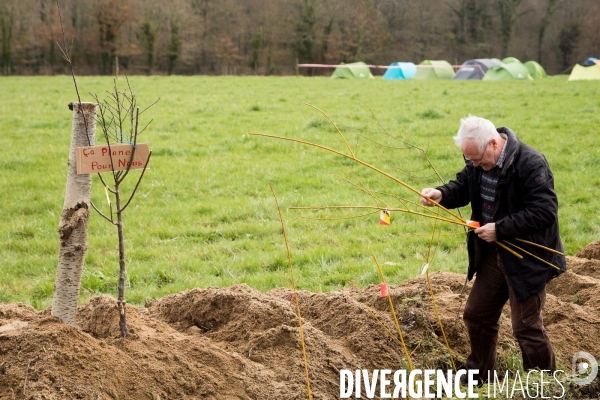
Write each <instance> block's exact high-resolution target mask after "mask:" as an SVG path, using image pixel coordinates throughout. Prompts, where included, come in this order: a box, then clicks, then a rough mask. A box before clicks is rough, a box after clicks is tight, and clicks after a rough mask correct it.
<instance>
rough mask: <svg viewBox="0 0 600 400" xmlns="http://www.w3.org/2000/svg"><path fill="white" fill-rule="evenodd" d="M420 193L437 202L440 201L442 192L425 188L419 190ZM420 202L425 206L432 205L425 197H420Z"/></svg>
mask: <svg viewBox="0 0 600 400" xmlns="http://www.w3.org/2000/svg"><path fill="white" fill-rule="evenodd" d="M421 194H423V195H425V196H427V197H429V198H430V199H431V200H433V201H435V202H436V203H439V202H440V201H442V192H440V191H439V190H437V189H433V188H425V189H423V190H421ZM421 204H423V205H424V206H427V207H433V205H434V204H433V203H432V202H430V201H429V200H427V199H426V198H425V197H421Z"/></svg>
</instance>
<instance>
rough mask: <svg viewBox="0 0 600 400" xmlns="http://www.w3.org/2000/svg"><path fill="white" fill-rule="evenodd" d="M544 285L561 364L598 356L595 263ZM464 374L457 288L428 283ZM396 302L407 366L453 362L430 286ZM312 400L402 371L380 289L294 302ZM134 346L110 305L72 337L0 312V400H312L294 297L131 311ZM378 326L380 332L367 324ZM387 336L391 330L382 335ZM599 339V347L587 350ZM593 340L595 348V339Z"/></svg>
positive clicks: (506, 354) (14, 307) (170, 303)
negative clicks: (362, 376)
mask: <svg viewBox="0 0 600 400" xmlns="http://www.w3.org/2000/svg"><path fill="white" fill-rule="evenodd" d="M568 264H569V272H567V273H566V274H563V276H561V277H560V278H558V279H556V280H554V281H552V282H551V283H550V284H549V285H548V288H547V289H548V290H547V291H548V296H547V302H546V305H545V308H544V321H545V325H546V328H547V330H548V333H549V335H550V337H551V339H552V342H553V345H554V347H555V350H556V351H557V353H558V356H559V362H560V363H561V365H562V366H563V367H564V368H570V357H571V356H572V354H574V352H576V351H579V350H583V351H587V352H589V353H591V354H595V355H600V341H598V340H597V338H598V337H600V314H599V313H598V311H599V308H600V290H598V289H599V287H598V285H599V283H600V277H599V275H598V271H599V270H600V268H599V266H600V261H594V260H588V259H583V258H578V257H569V258H568ZM430 278H431V282H432V285H433V288H434V292H435V297H436V303H437V307H438V310H439V312H440V316H441V320H442V322H443V325H444V328H445V332H446V335H447V338H448V341H449V343H450V346H451V348H452V350H453V352H454V356H455V358H456V360H457V364H458V366H460V365H462V364H463V363H464V360H465V357H466V356H467V354H468V349H469V343H468V338H467V334H466V329H465V327H464V324H463V323H462V310H463V307H464V302H465V298H466V294H467V293H468V290H469V289H470V285H468V286H467V287H466V291H465V293H461V291H462V289H463V284H464V275H458V274H453V273H432V274H431V275H430ZM390 293H391V296H392V299H393V302H394V306H395V309H396V312H397V314H398V317H399V320H400V325H401V328H402V332H403V334H404V340H405V342H406V344H407V346H408V348H409V351H411V352H414V353H413V354H412V362H413V364H414V365H415V366H417V367H421V368H448V367H449V365H450V360H449V357H448V353H447V351H446V349H445V346H444V345H443V339H442V333H441V331H440V329H439V327H438V324H437V321H436V317H435V314H434V311H433V306H432V301H431V297H430V295H429V290H428V288H427V284H426V280H425V278H424V277H419V278H416V279H413V280H409V281H406V282H404V283H402V284H401V285H398V286H392V287H391V288H390ZM298 296H299V299H300V304H301V312H302V318H303V326H304V332H305V343H306V349H307V356H308V362H309V371H310V384H311V389H312V393H313V397H314V398H315V399H325V398H328V399H332V398H338V397H339V379H340V375H339V372H338V371H339V370H340V369H350V370H355V369H358V368H361V369H370V370H372V369H376V368H377V369H382V368H388V369H392V370H396V369H404V368H406V365H407V364H406V358H405V356H404V354H403V350H402V348H401V346H400V345H399V344H398V343H397V342H396V339H395V338H394V337H392V336H393V335H394V334H393V333H391V334H390V333H388V332H386V329H387V330H389V331H390V332H396V329H395V326H394V322H393V319H392V317H391V314H390V309H389V304H388V300H387V299H386V298H381V297H380V296H379V286H378V285H371V286H369V287H367V288H366V289H364V290H359V289H344V290H340V291H336V292H330V293H309V292H304V291H302V292H300V293H299V294H298ZM127 313H128V314H127V318H128V325H129V330H130V336H129V337H128V338H127V339H125V340H123V339H120V338H119V324H118V314H117V310H116V301H115V300H114V299H113V298H112V297H110V296H100V297H95V298H93V299H92V300H91V301H90V303H89V304H87V305H84V306H81V307H80V308H79V311H78V316H77V326H76V327H74V326H68V325H65V324H63V323H61V322H60V321H58V320H57V319H55V318H53V317H51V316H50V312H49V310H44V311H36V310H34V309H33V308H30V307H27V306H24V305H22V304H0V399H11V400H12V399H23V398H26V399H94V400H96V399H261V400H262V399H306V397H307V396H306V383H305V373H304V365H303V359H302V352H301V342H300V336H299V328H298V321H297V317H296V314H295V312H294V302H293V299H292V292H291V291H290V290H288V289H282V288H280V289H275V290H272V291H270V292H269V293H261V292H258V291H256V290H254V289H252V288H250V287H248V286H246V285H235V286H232V287H228V288H207V289H203V290H199V289H194V290H190V291H186V292H182V293H179V294H175V295H171V296H167V297H165V298H162V299H159V300H156V301H154V302H153V303H151V304H148V305H147V306H146V307H142V308H137V307H132V306H128V308H127ZM375 317H377V319H375ZM381 324H383V325H384V326H385V328H383V327H382V325H381ZM592 338H594V339H592ZM590 339H592V340H590ZM499 343H500V346H499V356H500V360H501V361H502V360H503V359H507V360H508V359H510V357H511V354H514V353H515V351H518V350H516V349H518V346H517V345H516V343H515V341H514V339H513V338H512V332H511V327H510V309H509V308H508V306H507V307H506V308H505V310H504V313H503V316H502V319H501V330H500V340H499Z"/></svg>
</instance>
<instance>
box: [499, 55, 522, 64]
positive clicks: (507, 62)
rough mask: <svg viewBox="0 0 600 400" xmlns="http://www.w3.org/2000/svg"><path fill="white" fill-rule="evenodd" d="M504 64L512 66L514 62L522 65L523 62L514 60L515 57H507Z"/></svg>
mask: <svg viewBox="0 0 600 400" xmlns="http://www.w3.org/2000/svg"><path fill="white" fill-rule="evenodd" d="M502 62H503V63H505V64H512V63H514V62H517V63H519V64H522V63H521V61H519V60H518V59H516V58H514V57H506V58H504V59H503V60H502Z"/></svg>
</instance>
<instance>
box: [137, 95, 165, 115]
mask: <svg viewBox="0 0 600 400" xmlns="http://www.w3.org/2000/svg"><path fill="white" fill-rule="evenodd" d="M159 101H160V97H159V98H158V99H156V101H155V102H154V103H152V104H150V105H149V106H148V107H146V108H144V109H143V110H142V112H140V115H142V114H143V113H144V111H146V110H147V109H149V108H150V107H152V106H153V105H155V104H156V103H158V102H159Z"/></svg>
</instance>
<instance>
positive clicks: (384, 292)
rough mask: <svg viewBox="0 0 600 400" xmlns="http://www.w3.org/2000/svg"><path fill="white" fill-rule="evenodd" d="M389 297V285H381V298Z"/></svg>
mask: <svg viewBox="0 0 600 400" xmlns="http://www.w3.org/2000/svg"><path fill="white" fill-rule="evenodd" d="M387 295H388V284H387V283H380V284H379V296H381V297H387Z"/></svg>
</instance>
